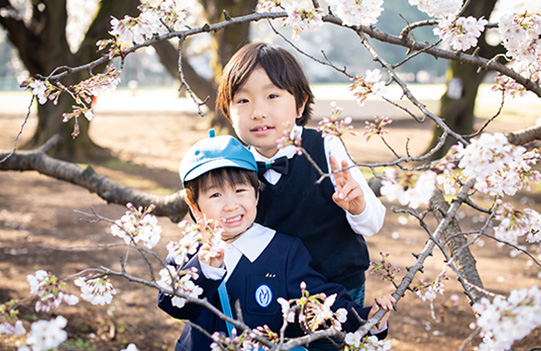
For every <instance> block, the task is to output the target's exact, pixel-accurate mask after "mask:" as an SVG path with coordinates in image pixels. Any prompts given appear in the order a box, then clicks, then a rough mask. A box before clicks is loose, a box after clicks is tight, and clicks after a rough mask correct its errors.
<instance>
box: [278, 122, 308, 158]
mask: <svg viewBox="0 0 541 351" xmlns="http://www.w3.org/2000/svg"><path fill="white" fill-rule="evenodd" d="M289 145H293V146H295V148H296V153H297V155H302V137H301V135H300V133H296V132H295V129H293V128H292V127H291V125H290V124H289V122H286V123H284V134H283V135H282V137H281V138H280V139H278V140H277V142H276V146H277V147H278V148H279V149H282V148H284V147H286V146H289Z"/></svg>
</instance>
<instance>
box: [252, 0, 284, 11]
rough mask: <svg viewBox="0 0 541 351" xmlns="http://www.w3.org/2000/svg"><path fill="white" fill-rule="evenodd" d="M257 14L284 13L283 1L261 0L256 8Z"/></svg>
mask: <svg viewBox="0 0 541 351" xmlns="http://www.w3.org/2000/svg"><path fill="white" fill-rule="evenodd" d="M256 11H257V12H282V11H284V8H283V7H282V1H281V0H259V2H258V3H257V6H256Z"/></svg>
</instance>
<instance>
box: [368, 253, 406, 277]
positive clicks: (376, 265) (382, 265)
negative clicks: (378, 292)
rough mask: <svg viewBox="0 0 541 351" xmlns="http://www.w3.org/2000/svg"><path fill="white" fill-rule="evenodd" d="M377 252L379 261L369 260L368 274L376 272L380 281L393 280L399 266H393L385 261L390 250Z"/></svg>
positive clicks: (398, 270)
mask: <svg viewBox="0 0 541 351" xmlns="http://www.w3.org/2000/svg"><path fill="white" fill-rule="evenodd" d="M379 254H380V255H381V260H380V261H379V262H375V261H372V262H370V274H377V275H378V277H379V279H380V280H381V281H382V282H383V281H386V280H388V281H393V280H394V278H396V274H397V273H399V272H400V268H398V267H395V266H393V264H392V263H391V262H387V259H388V258H389V256H390V254H391V253H390V252H387V253H383V252H380V253H379Z"/></svg>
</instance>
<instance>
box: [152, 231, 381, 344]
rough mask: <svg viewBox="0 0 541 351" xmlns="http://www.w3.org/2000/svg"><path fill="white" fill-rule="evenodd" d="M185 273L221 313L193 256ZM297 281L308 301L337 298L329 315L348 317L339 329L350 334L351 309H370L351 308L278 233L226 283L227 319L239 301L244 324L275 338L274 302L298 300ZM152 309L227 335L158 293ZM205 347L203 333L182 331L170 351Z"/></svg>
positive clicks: (194, 308) (196, 308) (364, 312)
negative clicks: (193, 273) (342, 312)
mask: <svg viewBox="0 0 541 351" xmlns="http://www.w3.org/2000/svg"><path fill="white" fill-rule="evenodd" d="M189 267H195V268H197V269H198V272H200V274H199V278H198V279H197V280H196V281H195V284H197V285H199V286H200V287H201V288H202V289H203V291H204V293H203V296H202V297H206V298H207V299H208V301H209V302H210V303H212V304H213V305H214V306H216V307H217V308H218V309H220V310H221V304H220V299H219V295H218V291H217V290H218V286H219V285H220V283H221V280H211V279H208V278H205V276H204V275H203V274H202V273H201V265H200V262H199V259H198V258H197V255H195V256H194V257H192V259H191V260H190V261H189V262H188V263H187V264H186V265H185V266H184V268H189ZM303 281H304V282H305V283H306V287H307V290H308V291H309V292H310V294H311V295H314V294H317V293H320V292H324V293H325V294H326V295H327V296H330V295H332V294H335V293H336V294H337V297H336V301H335V303H334V304H333V306H332V309H333V310H334V311H336V310H337V309H339V308H345V309H346V310H347V311H348V319H347V321H346V322H345V323H344V324H343V329H344V330H346V331H355V330H357V329H358V328H359V327H360V323H359V321H358V320H357V318H356V317H355V315H354V314H353V313H352V312H351V309H352V308H353V309H355V310H356V311H357V313H359V315H360V316H361V317H362V318H365V319H366V318H367V316H368V312H369V310H370V308H368V307H366V308H361V307H360V306H359V305H357V304H356V303H355V302H353V300H352V299H351V297H350V295H349V294H348V293H347V291H346V290H345V288H344V287H343V286H342V285H338V284H334V283H329V282H327V280H326V279H325V277H324V276H323V275H321V274H320V273H318V272H316V271H315V270H314V269H313V268H312V265H311V256H310V254H309V253H308V250H307V249H306V247H305V246H304V244H303V243H302V241H301V240H300V239H297V238H294V237H291V236H287V235H284V234H280V233H276V234H275V235H274V238H273V239H272V240H271V241H270V243H269V244H268V245H267V247H266V248H265V249H264V250H263V252H262V253H261V254H260V255H259V257H258V258H257V259H256V260H255V261H254V262H250V261H249V260H248V259H247V258H246V257H245V256H242V258H241V259H240V261H239V263H238V264H237V266H236V267H235V270H234V271H233V273H232V274H231V276H230V277H229V279H228V281H227V283H226V286H227V291H228V295H229V298H230V303H231V306H232V310H233V317H235V307H234V303H235V301H236V300H239V301H240V305H241V310H242V317H243V319H244V323H245V324H247V325H248V326H249V327H251V328H255V327H257V326H263V325H268V326H269V327H270V329H271V330H273V331H275V332H279V330H280V327H281V326H282V311H281V306H280V304H279V303H278V302H276V299H277V298H278V297H282V298H284V299H286V300H289V299H293V298H299V297H300V296H301V289H300V284H301V282H303ZM268 288H270V289H268ZM269 292H270V293H269ZM256 294H259V296H256ZM261 294H263V295H261ZM265 294H266V295H265ZM258 301H259V302H258ZM266 301H269V302H270V304H268V305H267V306H265V305H266V304H267V302H266ZM158 306H159V307H160V308H161V309H162V310H164V311H165V312H167V313H168V314H169V315H171V316H172V317H174V318H178V319H188V320H190V321H191V322H193V323H195V324H197V325H199V326H200V327H202V328H203V329H204V330H206V331H207V332H208V333H209V334H213V333H214V332H215V331H220V332H223V333H227V329H226V326H225V322H224V321H223V320H221V319H220V318H218V317H217V316H216V315H215V314H214V313H212V312H210V311H209V310H208V309H206V308H205V307H202V306H200V305H197V304H186V305H185V306H184V307H183V308H177V307H175V306H173V305H172V304H171V297H170V296H167V295H165V294H163V293H161V292H160V293H159V295H158ZM301 335H303V332H302V331H301V329H300V327H299V326H298V325H296V324H294V325H289V326H288V328H287V330H286V336H288V337H295V336H301ZM377 336H378V338H380V339H383V338H385V337H386V336H387V330H385V331H383V332H381V333H379V334H378V335H377ZM211 342H212V340H210V339H209V338H208V337H207V336H205V335H204V334H203V333H201V332H199V331H198V330H196V329H195V328H191V327H190V326H189V325H185V327H184V329H183V331H182V334H181V336H180V338H179V340H178V342H177V345H176V347H175V351H180V350H183V351H184V350H195V351H199V350H209V349H210V344H211Z"/></svg>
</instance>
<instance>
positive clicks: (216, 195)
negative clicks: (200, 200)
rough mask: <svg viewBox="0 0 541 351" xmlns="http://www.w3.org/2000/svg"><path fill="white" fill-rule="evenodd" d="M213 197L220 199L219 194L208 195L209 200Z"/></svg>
mask: <svg viewBox="0 0 541 351" xmlns="http://www.w3.org/2000/svg"><path fill="white" fill-rule="evenodd" d="M213 197H220V193H213V194H210V196H209V198H213Z"/></svg>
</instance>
